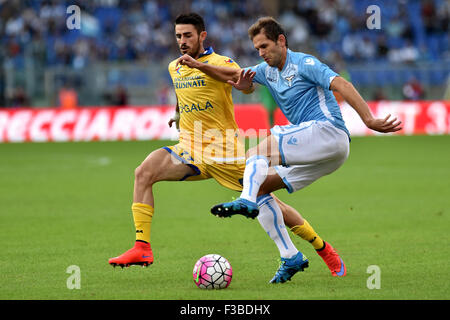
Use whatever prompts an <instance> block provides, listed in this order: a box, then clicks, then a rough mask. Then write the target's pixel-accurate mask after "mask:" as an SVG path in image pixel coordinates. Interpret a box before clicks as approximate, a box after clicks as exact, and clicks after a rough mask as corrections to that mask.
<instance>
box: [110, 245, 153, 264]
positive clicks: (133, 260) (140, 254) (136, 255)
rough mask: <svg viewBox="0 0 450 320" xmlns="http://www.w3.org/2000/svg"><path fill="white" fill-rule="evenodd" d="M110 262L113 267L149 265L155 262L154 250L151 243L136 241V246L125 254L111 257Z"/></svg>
mask: <svg viewBox="0 0 450 320" xmlns="http://www.w3.org/2000/svg"><path fill="white" fill-rule="evenodd" d="M108 262H109V264H110V265H112V266H113V267H116V266H120V267H122V268H123V267H129V266H131V265H139V266H143V267H147V266H149V265H151V264H152V263H153V252H152V247H151V246H150V243H146V242H142V241H136V243H135V244H134V247H133V248H131V249H130V250H128V251H127V252H125V253H124V254H122V255H120V256H118V257H115V258H111V259H109V261H108Z"/></svg>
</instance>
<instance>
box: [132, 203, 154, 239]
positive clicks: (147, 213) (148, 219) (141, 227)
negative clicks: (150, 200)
mask: <svg viewBox="0 0 450 320" xmlns="http://www.w3.org/2000/svg"><path fill="white" fill-rule="evenodd" d="M131 211H133V219H134V226H135V227H136V240H140V241H145V242H148V243H150V230H151V226H152V217H153V207H152V206H150V205H148V204H144V203H133V205H132V206H131Z"/></svg>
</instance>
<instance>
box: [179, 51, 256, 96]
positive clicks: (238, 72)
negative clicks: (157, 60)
mask: <svg viewBox="0 0 450 320" xmlns="http://www.w3.org/2000/svg"><path fill="white" fill-rule="evenodd" d="M179 64H181V65H186V66H188V67H190V68H196V69H198V70H200V71H202V72H203V73H206V74H207V75H209V76H210V77H212V78H214V79H216V80H219V81H222V82H226V83H228V84H230V85H232V86H233V87H235V88H236V89H238V90H241V91H244V93H251V92H253V90H254V89H253V78H254V77H255V74H256V73H255V72H253V71H251V69H248V70H247V71H245V70H244V69H237V68H229V67H222V66H214V65H211V64H208V63H203V62H199V61H197V60H195V59H194V58H192V57H191V56H190V55H187V54H185V55H183V56H181V57H180V58H179V59H178V60H177V65H179Z"/></svg>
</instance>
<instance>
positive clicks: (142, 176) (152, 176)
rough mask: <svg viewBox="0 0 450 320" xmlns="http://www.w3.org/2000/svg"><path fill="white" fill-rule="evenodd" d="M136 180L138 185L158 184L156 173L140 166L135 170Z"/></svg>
mask: <svg viewBox="0 0 450 320" xmlns="http://www.w3.org/2000/svg"><path fill="white" fill-rule="evenodd" d="M134 179H135V181H136V183H138V184H144V185H151V184H154V183H155V182H156V172H155V170H152V169H149V168H148V167H147V166H144V165H140V166H139V167H137V168H136V170H134Z"/></svg>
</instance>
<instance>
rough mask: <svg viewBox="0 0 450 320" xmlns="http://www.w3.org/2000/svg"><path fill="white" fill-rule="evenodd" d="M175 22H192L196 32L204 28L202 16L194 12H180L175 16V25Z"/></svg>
mask: <svg viewBox="0 0 450 320" xmlns="http://www.w3.org/2000/svg"><path fill="white" fill-rule="evenodd" d="M177 24H192V25H193V26H194V27H195V29H196V30H197V33H198V34H200V33H201V32H202V31H205V30H206V28H205V22H204V21H203V18H202V17H201V16H200V15H199V14H197V13H195V12H190V13H182V14H180V15H179V16H178V17H176V18H175V25H177Z"/></svg>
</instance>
